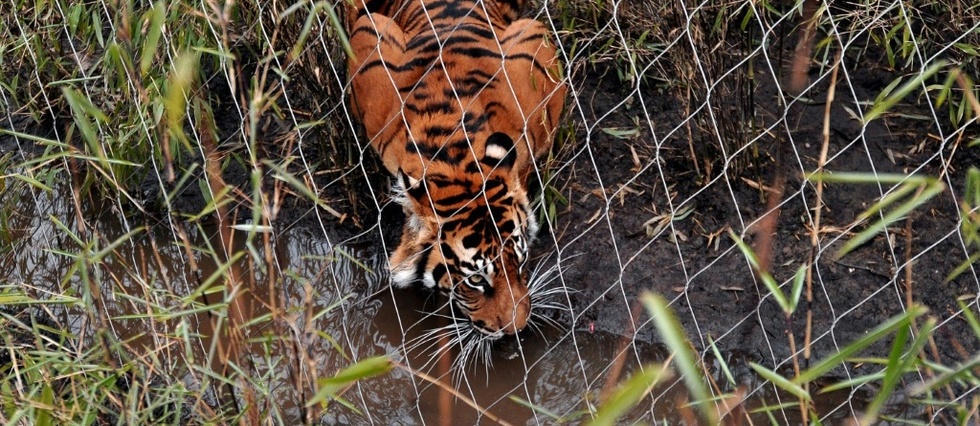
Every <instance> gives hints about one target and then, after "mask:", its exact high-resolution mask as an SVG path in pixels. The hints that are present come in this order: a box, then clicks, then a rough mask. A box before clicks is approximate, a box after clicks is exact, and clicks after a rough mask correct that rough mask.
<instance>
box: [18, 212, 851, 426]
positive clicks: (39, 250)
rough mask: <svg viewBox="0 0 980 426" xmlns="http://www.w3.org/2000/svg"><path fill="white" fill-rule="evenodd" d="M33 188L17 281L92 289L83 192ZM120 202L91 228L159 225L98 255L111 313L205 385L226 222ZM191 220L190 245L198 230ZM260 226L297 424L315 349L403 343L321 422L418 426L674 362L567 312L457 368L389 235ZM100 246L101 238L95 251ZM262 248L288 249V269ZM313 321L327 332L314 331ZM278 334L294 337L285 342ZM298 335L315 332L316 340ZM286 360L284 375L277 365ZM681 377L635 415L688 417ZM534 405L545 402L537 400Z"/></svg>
mask: <svg viewBox="0 0 980 426" xmlns="http://www.w3.org/2000/svg"><path fill="white" fill-rule="evenodd" d="M21 195H22V202H21V203H20V205H21V206H22V208H21V209H20V210H19V211H18V212H17V214H15V215H13V216H12V217H11V228H13V229H14V230H15V233H16V238H15V243H14V247H13V250H10V251H8V252H7V253H5V254H3V255H2V256H3V259H2V260H3V261H2V262H0V276H3V277H5V278H4V281H5V284H6V285H11V284H13V285H18V284H23V285H24V286H25V288H27V289H29V290H28V292H29V293H30V294H32V295H33V296H35V297H38V298H47V297H50V295H52V294H64V295H72V296H74V297H83V296H84V294H85V292H84V289H82V288H80V287H81V280H80V279H79V277H78V270H77V269H73V266H74V265H75V262H76V261H75V259H74V258H73V257H72V256H77V255H78V254H79V253H81V251H80V250H79V245H78V244H77V243H76V242H75V241H73V240H72V239H71V238H70V237H68V236H67V233H66V232H65V231H64V230H62V229H59V225H57V223H56V220H55V219H54V218H58V220H60V221H61V222H62V223H66V224H69V225H66V226H68V227H69V229H72V230H73V232H78V233H79V234H82V232H79V229H78V227H77V226H74V225H70V224H72V223H73V222H72V218H73V217H74V216H73V215H71V214H68V213H69V212H71V211H72V203H71V202H70V197H68V196H64V197H52V196H51V195H47V194H41V193H38V194H21ZM83 205H84V204H83ZM118 209H119V207H118V206H117V205H112V204H108V205H103V206H98V207H90V208H85V209H84V210H85V211H83V212H82V215H81V216H82V217H85V218H88V222H87V225H86V231H85V233H86V234H87V235H98V236H99V238H98V240H99V241H102V242H103V243H102V245H103V246H104V245H105V244H106V243H108V242H111V241H115V240H116V239H119V238H120V237H122V236H125V235H126V234H127V233H128V232H130V231H132V230H133V229H135V228H136V227H139V226H146V228H147V229H146V231H145V232H139V233H136V234H135V237H132V238H128V239H124V240H122V241H121V243H120V244H119V246H118V247H117V248H116V249H115V250H114V251H113V252H112V254H111V255H110V256H107V257H105V258H104V259H103V260H102V261H101V262H99V263H98V267H92V268H90V273H92V274H94V276H95V277H96V281H95V282H98V283H100V285H101V288H99V289H98V291H99V294H100V296H101V297H100V298H99V300H98V302H97V303H96V306H97V309H98V310H101V313H102V314H104V315H105V316H106V317H107V318H108V324H109V327H110V329H111V330H112V332H113V333H115V334H116V335H117V336H118V337H119V338H120V340H122V341H124V342H127V343H126V345H127V348H128V349H129V350H130V351H134V352H143V353H142V354H143V355H145V354H148V353H152V354H153V356H155V357H157V359H160V360H170V361H169V362H164V363H163V364H165V365H168V366H171V367H170V368H172V369H173V371H164V373H167V374H170V375H171V377H173V378H174V379H179V380H183V381H184V382H185V383H186V384H187V385H188V386H190V387H192V388H193V387H195V386H200V383H202V380H203V379H204V378H203V377H202V375H201V373H199V372H195V371H197V370H194V369H188V368H187V367H186V365H187V364H192V365H195V363H196V365H200V364H201V363H206V362H207V361H205V360H207V359H209V355H208V354H209V353H210V351H211V348H210V347H209V343H208V342H209V339H207V338H198V339H194V338H191V339H189V341H190V342H192V343H194V344H193V345H191V346H190V347H187V345H185V344H184V342H185V341H188V339H185V338H183V337H181V336H187V335H191V336H193V335H195V334H197V333H200V335H202V336H209V335H211V334H212V325H211V319H212V318H210V317H209V316H208V315H207V314H206V313H202V312H203V311H204V310H205V309H203V308H202V305H201V304H202V301H206V302H207V303H216V302H217V301H216V300H214V299H215V298H216V297H217V296H212V300H207V298H206V297H196V296H189V295H194V294H196V292H198V291H199V290H200V289H201V288H203V287H202V284H203V282H204V281H205V280H206V279H207V277H209V276H211V275H212V273H214V272H215V271H216V270H218V268H219V267H220V266H219V264H220V263H221V262H219V261H217V260H215V256H211V255H208V254H207V253H208V252H211V251H213V249H211V248H209V244H211V241H212V240H209V239H208V237H207V235H209V234H213V233H214V229H212V228H208V227H202V228H192V227H190V226H189V225H180V224H178V223H173V224H170V223H160V224H155V225H145V224H137V223H133V222H132V221H131V220H126V219H125V218H124V217H123V216H122V215H120V214H118V212H117V211H118ZM182 232H183V233H184V234H186V239H187V242H188V244H184V243H183V242H182V241H183V238H182V237H181V233H182ZM246 235H247V233H246V232H237V233H236V247H235V250H236V251H240V252H244V253H253V255H252V256H244V258H243V259H242V260H240V261H238V262H235V263H234V268H235V270H236V271H238V272H237V273H238V274H240V276H241V277H242V279H243V280H244V281H245V282H247V283H248V288H249V292H250V295H251V296H252V297H251V298H249V299H248V300H251V301H252V303H251V304H250V306H249V309H248V310H249V311H250V312H251V313H250V317H251V318H263V316H265V317H266V318H267V317H268V316H269V313H270V309H269V306H279V307H281V308H282V311H280V314H279V315H278V318H279V320H278V321H257V325H255V326H252V327H251V328H249V334H248V337H249V338H250V339H252V341H253V342H254V343H253V344H251V345H250V346H248V347H247V348H246V350H245V351H246V352H248V353H249V354H250V356H251V357H252V362H253V364H254V368H255V372H254V373H255V375H256V377H272V378H274V379H272V380H271V382H269V383H263V384H262V386H263V389H266V390H267V392H269V393H271V394H272V395H273V396H274V398H271V399H270V400H272V401H276V402H277V403H279V404H281V405H279V406H278V407H275V408H274V409H275V410H277V411H276V412H275V413H274V414H275V416H277V417H278V418H279V419H281V420H282V421H283V422H285V423H301V422H302V421H303V418H304V414H303V413H304V412H303V410H302V409H301V406H302V402H303V401H305V400H307V399H309V397H310V396H311V395H308V394H305V395H300V394H298V393H297V392H296V390H295V389H296V386H294V385H293V383H292V380H293V379H294V377H293V376H292V374H293V373H294V372H295V371H297V369H298V368H297V365H299V363H301V362H302V360H306V361H307V362H312V363H314V364H315V365H316V369H315V371H316V372H317V374H318V375H319V376H320V377H324V376H329V375H332V374H333V373H335V372H336V371H339V370H340V369H342V368H344V367H346V366H347V365H350V363H351V362H352V361H355V360H359V359H363V358H366V357H370V356H375V355H389V356H390V357H392V358H393V359H394V360H396V362H397V364H398V365H399V367H398V368H395V369H394V370H393V371H392V372H391V373H390V374H387V375H384V376H382V377H379V378H375V379H370V380H365V381H362V382H359V383H357V384H356V385H355V386H354V387H352V388H350V389H348V390H347V391H345V392H344V394H343V397H344V398H345V399H346V400H347V401H349V402H350V403H351V404H352V406H353V407H355V408H356V409H357V410H358V411H359V412H360V413H357V412H355V411H354V410H352V409H350V408H347V407H344V406H342V405H341V404H336V403H334V404H331V405H330V407H329V409H328V410H327V411H326V412H325V413H323V414H322V416H320V417H319V418H318V420H319V422H320V423H323V424H384V425H395V424H401V425H413V424H476V423H483V424H496V423H498V422H506V423H509V424H550V423H554V422H555V421H556V419H555V418H553V417H552V415H557V416H561V417H563V418H566V419H568V420H571V421H572V422H573V423H577V421H576V420H578V421H581V420H582V419H583V418H582V417H581V414H582V413H583V412H585V411H584V410H588V409H589V407H592V408H594V407H593V404H596V401H597V400H598V398H599V395H600V392H601V391H602V389H603V388H604V387H605V386H606V382H607V380H608V379H607V377H608V375H609V372H610V369H611V368H614V367H613V365H615V364H616V363H615V362H614V361H615V360H616V358H617V354H619V353H620V350H621V349H622V348H624V347H625V353H624V354H623V355H624V356H623V363H622V371H621V373H620V377H625V376H627V375H629V374H630V373H631V372H632V371H635V369H636V368H637V366H638V365H640V364H648V363H653V362H662V361H663V360H664V359H666V353H665V351H664V350H663V349H662V348H661V347H660V346H658V345H655V344H652V343H647V342H640V341H636V342H632V343H631V344H629V343H630V342H624V338H623V337H621V336H619V335H614V334H610V333H607V332H603V331H601V330H595V329H591V327H589V326H588V325H584V326H582V327H581V328H577V329H576V328H573V327H572V325H571V324H567V322H569V321H568V319H567V317H569V315H563V317H566V318H560V319H559V320H560V321H561V322H563V323H565V324H564V326H565V328H564V329H559V328H556V327H551V326H548V325H542V326H541V327H540V330H539V331H538V332H527V331H525V332H524V333H522V334H521V335H520V336H519V338H518V339H513V340H511V341H505V342H502V343H500V344H498V345H497V346H498V347H497V348H495V350H494V351H493V352H492V354H491V358H490V359H491V361H492V367H489V368H486V367H485V364H484V363H483V362H481V361H475V362H473V363H470V364H468V365H467V367H466V368H464V369H463V370H462V372H461V373H458V372H457V373H455V374H456V376H455V377H454V371H456V370H451V369H449V368H448V366H447V363H448V362H440V361H439V360H438V359H433V356H432V351H423V350H412V351H406V349H405V348H406V342H412V341H414V340H415V339H419V338H420V336H422V335H423V334H425V333H426V332H427V331H428V330H432V329H435V328H438V327H441V326H444V325H446V324H448V321H449V320H448V319H447V318H445V317H443V316H440V315H433V314H432V313H433V312H439V311H440V310H439V306H440V305H441V304H443V303H445V302H444V299H443V298H442V297H441V296H438V295H435V294H432V293H427V292H423V291H418V290H402V289H392V288H390V287H388V286H386V285H384V284H383V283H384V282H385V281H386V279H387V277H386V276H385V274H384V272H383V271H384V262H385V255H384V252H383V250H382V249H381V248H380V244H375V243H371V242H367V243H365V242H346V243H343V244H336V245H331V244H330V243H329V240H330V238H328V237H327V236H325V235H323V232H322V231H320V230H318V229H310V228H304V227H294V228H291V229H289V230H288V232H279V233H277V234H276V235H275V238H274V240H273V242H272V244H271V246H272V247H273V248H274V249H273V250H272V253H265V252H264V251H263V250H262V249H261V247H258V246H256V245H258V244H259V242H260V241H261V238H258V239H256V240H254V241H255V244H246V243H245V241H246V238H245V237H246ZM188 245H189V246H190V247H194V248H195V253H196V254H195V261H196V264H197V267H198V268H199V269H200V272H201V273H200V275H198V274H196V273H195V271H194V270H193V268H192V264H191V262H189V261H188V257H187V255H186V253H187V248H186V247H187V246H188ZM99 249H100V248H99V247H93V250H94V251H98V250H99ZM217 257H218V258H220V256H217ZM252 259H272V262H271V263H270V264H271V265H272V268H267V267H266V264H265V263H263V262H256V261H253V260H252ZM270 273H271V274H274V275H276V276H278V277H280V279H278V280H275V281H274V282H273V284H272V285H269V280H268V277H269V276H270ZM66 274H69V275H67V276H66ZM310 292H312V293H310ZM153 306H160V307H168V308H170V310H171V311H172V312H186V314H184V315H175V316H171V317H170V318H168V319H160V318H153V319H151V318H150V317H149V316H148V315H147V312H148V310H149V309H152V307H153ZM53 313H54V317H55V319H56V320H57V321H58V323H59V324H60V325H61V326H63V327H66V328H70V329H71V330H72V332H73V333H75V334H76V335H78V336H80V337H81V338H83V339H85V338H87V337H88V336H91V335H92V334H93V332H94V330H95V328H94V327H93V325H92V324H93V322H95V321H93V320H92V318H93V315H92V313H91V312H84V311H81V310H79V309H78V308H76V307H69V308H62V309H61V310H58V309H57V307H54V311H53ZM309 314H312V315H309ZM307 317H311V318H313V319H312V321H311V323H310V324H309V325H308V326H305V325H304V321H303V319H304V318H307ZM304 327H307V328H306V330H317V331H319V333H307V332H304ZM275 336H286V337H287V338H286V339H280V340H277V339H276V338H275ZM295 336H299V337H295ZM295 342H302V345H300V346H301V347H297V345H294V344H293V343H295ZM434 343H435V344H440V342H434ZM624 344H625V345H626V346H624ZM454 352H456V351H454ZM301 355H303V356H301ZM175 360H179V361H175ZM182 363H183V364H182ZM735 364H737V362H733V365H735ZM742 364H744V363H742ZM270 370H274V371H271V374H266V373H270ZM299 370H301V369H299ZM304 371H307V373H308V372H309V371H311V370H309V369H307V370H304ZM739 371H740V373H739V372H736V373H737V374H738V375H739V377H740V380H741V381H743V382H744V383H742V384H745V385H748V386H750V387H752V386H756V385H757V383H754V382H755V379H754V378H752V377H753V376H751V374H750V373H748V369H747V368H742V369H741V370H739ZM413 372H414V373H413ZM419 372H421V373H424V375H423V374H419ZM429 376H431V377H434V378H436V379H438V380H440V381H442V382H443V383H446V384H448V385H449V387H450V388H452V389H453V391H452V392H451V393H450V392H447V391H446V390H444V389H442V388H440V387H438V386H435V385H433V384H432V383H431V381H430V380H427V379H426V377H429ZM743 379H744V380H743ZM677 383H678V382H677V381H676V380H675V381H673V382H671V384H672V385H671V386H670V387H664V389H661V388H656V389H654V391H653V392H652V393H651V396H652V397H653V398H647V399H645V400H644V402H642V403H641V404H640V406H639V407H637V408H636V409H634V410H633V411H632V412H630V413H629V414H628V415H627V417H626V419H627V420H629V421H631V422H635V421H644V422H652V421H660V420H667V421H668V423H671V424H673V423H676V422H677V421H679V420H680V419H681V417H680V415H679V413H678V412H677V409H676V406H675V401H677V400H678V398H679V397H680V393H679V392H680V391H679V389H681V388H682V386H680V385H678V384H677ZM726 391H727V390H726ZM766 395H767V394H766V393H765V392H760V393H759V394H758V395H757V397H756V399H757V400H759V401H761V400H762V399H768V397H767V396H766ZM768 395H769V396H771V393H770V394H768ZM844 397H845V398H846V395H844ZM515 399H516V400H520V401H524V402H523V403H519V402H518V401H515ZM651 401H652V402H651ZM527 402H530V404H532V405H534V406H535V407H538V410H532V409H530V408H528V407H527V406H526V404H527ZM770 402H771V401H770ZM828 403H830V404H840V399H836V400H834V401H829V402H828ZM474 405H475V406H477V407H479V409H477V408H474V407H473V406H474ZM756 405H758V404H756ZM267 408H269V407H267ZM487 413H489V414H487ZM546 413H548V414H546ZM586 418H587V416H586ZM759 418H760V420H761V419H764V417H763V416H760V417H759Z"/></svg>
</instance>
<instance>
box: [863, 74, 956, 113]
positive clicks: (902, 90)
mask: <svg viewBox="0 0 980 426" xmlns="http://www.w3.org/2000/svg"><path fill="white" fill-rule="evenodd" d="M944 66H946V62H945V61H937V62H936V63H934V64H932V66H930V67H929V68H927V69H926V70H925V71H923V72H922V73H921V74H919V75H917V76H915V78H913V79H911V80H909V81H907V82H905V84H903V85H902V86H901V87H899V88H898V89H897V90H895V91H890V93H888V95H887V96H885V97H884V99H881V100H880V101H875V103H874V105H873V106H872V107H871V110H869V111H868V113H867V114H865V115H864V123H865V124H867V123H869V122H871V121H872V120H874V119H876V118H878V117H881V115H882V114H884V113H886V112H888V110H890V109H892V107H894V106H895V104H897V103H898V102H899V101H901V100H902V99H904V98H905V97H906V96H908V95H909V94H910V93H912V92H913V91H915V90H917V89H919V88H920V87H921V86H922V82H923V81H925V80H926V79H927V78H929V77H932V75H933V74H935V73H937V72H939V69H940V68H942V67H944Z"/></svg>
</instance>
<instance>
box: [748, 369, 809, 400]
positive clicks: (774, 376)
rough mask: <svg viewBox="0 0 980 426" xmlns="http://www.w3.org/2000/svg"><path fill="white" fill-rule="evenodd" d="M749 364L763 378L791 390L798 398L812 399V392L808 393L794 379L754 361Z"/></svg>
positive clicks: (787, 390)
mask: <svg viewBox="0 0 980 426" xmlns="http://www.w3.org/2000/svg"><path fill="white" fill-rule="evenodd" d="M749 366H750V367H752V369H753V370H755V372H756V373H758V374H759V375H760V376H762V378H764V379H766V380H768V381H769V382H771V383H772V384H774V385H776V387H778V388H780V389H782V390H784V391H786V392H789V393H791V394H793V395H796V397H797V398H800V399H802V400H804V401H810V394H809V393H807V391H806V389H803V387H801V386H800V385H798V384H796V383H793V382H792V381H790V380H788V379H786V378H785V377H783V376H781V375H779V374H778V373H776V372H775V371H772V370H770V369H768V368H766V367H763V366H761V365H759V364H756V363H754V362H750V363H749Z"/></svg>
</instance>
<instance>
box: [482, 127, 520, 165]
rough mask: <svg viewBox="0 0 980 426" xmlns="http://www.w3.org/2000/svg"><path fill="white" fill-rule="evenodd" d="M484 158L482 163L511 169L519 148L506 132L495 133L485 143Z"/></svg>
mask: <svg viewBox="0 0 980 426" xmlns="http://www.w3.org/2000/svg"><path fill="white" fill-rule="evenodd" d="M484 146H485V148H484V150H483V159H482V160H480V162H481V163H483V164H485V165H487V166H490V167H493V168H495V169H497V170H504V171H507V170H510V168H511V167H513V166H514V161H516V160H517V149H516V147H515V146H514V140H513V139H511V137H510V136H507V134H505V133H500V132H497V133H494V134H492V135H490V136H489V137H487V142H486V144H485V145H484Z"/></svg>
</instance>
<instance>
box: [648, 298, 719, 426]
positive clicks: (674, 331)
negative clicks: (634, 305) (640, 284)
mask: <svg viewBox="0 0 980 426" xmlns="http://www.w3.org/2000/svg"><path fill="white" fill-rule="evenodd" d="M640 301H641V302H643V305H644V306H645V307H646V309H647V312H649V313H650V316H651V317H652V318H653V322H654V324H655V325H656V327H657V331H658V332H660V337H661V338H663V339H664V343H665V344H666V345H667V347H668V348H670V350H671V352H673V353H674V364H675V365H676V366H677V369H678V370H680V373H681V375H683V377H684V384H685V385H686V386H687V390H688V391H689V392H691V395H693V397H694V399H695V401H694V403H695V404H696V405H697V406H698V407H699V408H700V409H701V415H702V416H703V417H704V420H705V423H707V424H715V423H716V419H715V416H716V415H717V414H716V411H715V409H714V407H710V406H708V405H707V404H709V401H708V400H709V399H710V398H711V393H710V392H709V391H708V387H707V386H706V385H705V383H704V381H703V380H702V379H701V378H702V373H703V370H702V369H701V368H699V367H698V361H697V357H696V356H695V354H694V352H693V351H692V350H691V345H690V344H689V343H688V341H687V337H686V336H685V335H684V328H682V327H681V324H680V322H679V321H678V320H677V317H676V316H675V315H674V312H673V311H671V309H670V307H668V306H667V301H666V300H665V299H664V298H663V297H662V296H660V295H658V294H655V293H652V292H649V291H647V292H644V293H643V294H641V295H640Z"/></svg>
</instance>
